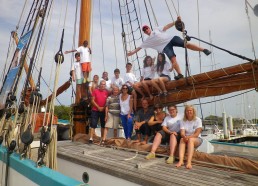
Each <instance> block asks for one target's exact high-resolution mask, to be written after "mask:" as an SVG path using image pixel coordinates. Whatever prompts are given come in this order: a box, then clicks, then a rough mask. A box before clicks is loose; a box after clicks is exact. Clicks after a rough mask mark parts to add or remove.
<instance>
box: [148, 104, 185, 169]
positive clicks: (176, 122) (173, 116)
mask: <svg viewBox="0 0 258 186" xmlns="http://www.w3.org/2000/svg"><path fill="white" fill-rule="evenodd" d="M168 112H169V116H167V117H165V119H164V121H163V123H162V125H161V126H162V130H161V131H159V132H157V134H156V136H155V138H154V141H153V145H152V147H151V152H150V153H149V154H148V155H147V156H146V157H145V159H147V160H149V159H152V158H155V152H156V150H157V148H158V147H159V145H160V143H161V141H166V142H169V148H170V155H169V158H168V159H167V160H166V163H168V164H171V163H174V154H175V151H176V146H177V144H178V142H179V140H180V134H179V131H180V120H181V119H182V117H181V115H179V114H178V113H177V107H176V106H175V105H170V106H168Z"/></svg>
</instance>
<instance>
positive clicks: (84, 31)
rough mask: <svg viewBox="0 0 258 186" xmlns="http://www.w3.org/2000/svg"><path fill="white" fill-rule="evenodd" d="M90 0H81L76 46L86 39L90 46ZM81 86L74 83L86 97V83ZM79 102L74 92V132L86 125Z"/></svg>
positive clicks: (83, 108) (76, 132)
mask: <svg viewBox="0 0 258 186" xmlns="http://www.w3.org/2000/svg"><path fill="white" fill-rule="evenodd" d="M91 3H92V2H91V0H81V10H80V11H81V12H80V28H79V40H78V46H81V45H82V44H83V41H85V40H87V41H88V43H89V46H90V30H91V29H90V26H91ZM81 86H83V87H85V88H79V87H78V86H77V85H76V92H78V91H82V92H81V95H82V97H86V98H87V96H88V95H87V93H86V85H85V84H82V85H81ZM80 102H81V98H80V97H79V96H78V94H76V99H75V106H74V108H73V121H74V133H73V135H75V134H78V133H85V132H86V126H87V123H86V122H87V115H85V114H86V113H87V112H86V110H85V108H86V109H87V107H85V105H82V104H79V103H80ZM85 104H86V103H85Z"/></svg>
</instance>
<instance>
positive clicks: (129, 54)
mask: <svg viewBox="0 0 258 186" xmlns="http://www.w3.org/2000/svg"><path fill="white" fill-rule="evenodd" d="M141 49H142V48H141V47H137V48H136V49H134V50H132V51H128V52H127V56H131V55H133V54H135V53H137V52H138V51H139V50H141Z"/></svg>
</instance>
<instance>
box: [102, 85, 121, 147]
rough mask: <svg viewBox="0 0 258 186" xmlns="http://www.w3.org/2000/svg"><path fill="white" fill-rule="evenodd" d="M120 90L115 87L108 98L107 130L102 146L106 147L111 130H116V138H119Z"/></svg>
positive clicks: (106, 111) (106, 112)
mask: <svg viewBox="0 0 258 186" xmlns="http://www.w3.org/2000/svg"><path fill="white" fill-rule="evenodd" d="M119 93H120V91H119V88H118V87H117V86H115V85H114V86H113V88H112V94H111V95H110V96H109V97H108V98H107V101H106V110H105V122H106V125H105V130H104V135H103V138H102V140H101V142H100V145H101V146H103V145H105V142H106V137H107V133H108V129H109V128H113V129H114V138H116V137H117V128H118V125H119V123H120V116H119V114H120V100H119Z"/></svg>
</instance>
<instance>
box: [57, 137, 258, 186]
mask: <svg viewBox="0 0 258 186" xmlns="http://www.w3.org/2000/svg"><path fill="white" fill-rule="evenodd" d="M135 156H136V157H135ZM133 157H135V158H133ZM144 157H145V154H138V155H137V154H136V153H135V152H128V151H125V150H117V149H113V148H108V147H100V146H97V145H88V144H82V143H73V142H58V158H62V159H65V160H69V161H71V162H74V163H76V164H79V165H82V166H85V167H88V168H91V169H95V170H97V171H101V172H103V173H106V174H109V175H112V176H115V177H118V178H121V179H125V180H128V181H130V182H134V183H137V184H141V185H162V186H163V185H196V186H197V185H198V186H199V185H234V186H235V185H257V183H258V176H254V175H248V174H244V173H241V172H238V171H234V170H232V169H226V168H223V169H222V168H215V167H214V168H211V167H207V166H205V164H201V163H199V164H196V163H193V169H192V170H187V169H185V168H184V167H180V168H175V164H173V165H168V164H166V163H165V157H161V158H156V159H153V160H145V159H144ZM126 159H129V160H126Z"/></svg>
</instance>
